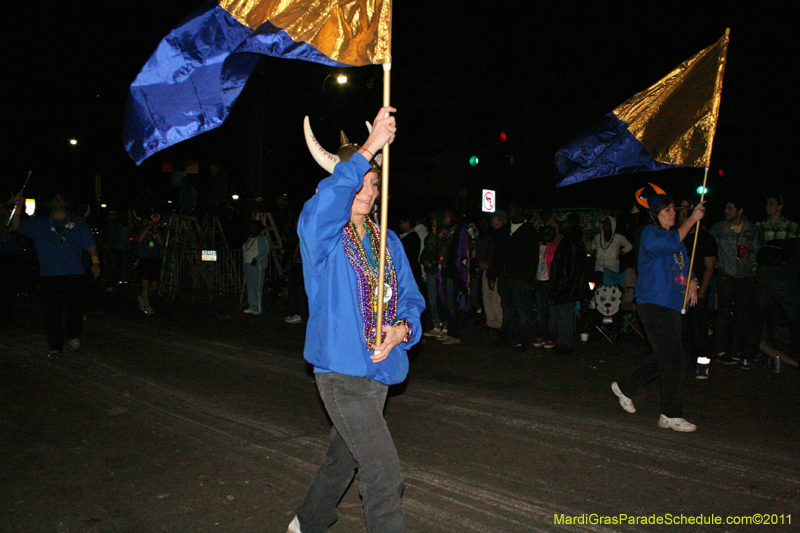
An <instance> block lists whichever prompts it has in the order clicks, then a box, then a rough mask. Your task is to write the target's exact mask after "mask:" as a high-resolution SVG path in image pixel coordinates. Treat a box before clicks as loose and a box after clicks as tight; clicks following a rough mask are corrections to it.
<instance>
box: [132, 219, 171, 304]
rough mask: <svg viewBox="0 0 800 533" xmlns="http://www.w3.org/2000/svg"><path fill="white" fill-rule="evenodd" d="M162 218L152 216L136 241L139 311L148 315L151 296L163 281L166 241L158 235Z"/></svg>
mask: <svg viewBox="0 0 800 533" xmlns="http://www.w3.org/2000/svg"><path fill="white" fill-rule="evenodd" d="M160 222H161V217H160V216H159V215H158V214H157V213H153V214H152V215H150V220H148V221H147V222H145V223H144V226H143V228H142V232H141V233H140V234H139V237H138V238H137V239H136V272H137V273H138V274H139V285H140V290H139V296H138V299H139V309H141V310H142V312H143V313H144V314H146V315H152V314H153V313H154V312H155V311H153V307H152V306H151V305H150V296H151V295H152V294H153V293H154V292H155V291H156V290H157V289H158V282H159V281H161V248H163V247H164V241H163V240H162V239H161V235H159V233H158V224H159V223H160Z"/></svg>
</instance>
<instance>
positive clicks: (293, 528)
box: [286, 516, 303, 533]
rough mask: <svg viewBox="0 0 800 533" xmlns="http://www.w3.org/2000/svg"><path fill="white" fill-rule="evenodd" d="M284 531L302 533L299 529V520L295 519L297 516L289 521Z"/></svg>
mask: <svg viewBox="0 0 800 533" xmlns="http://www.w3.org/2000/svg"><path fill="white" fill-rule="evenodd" d="M286 533H303V532H302V531H300V521H299V520H298V519H297V516H295V517H294V518H293V519H292V521H291V522H290V523H289V529H287V530H286Z"/></svg>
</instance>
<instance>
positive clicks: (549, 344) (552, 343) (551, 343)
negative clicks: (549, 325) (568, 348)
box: [542, 341, 556, 350]
mask: <svg viewBox="0 0 800 533" xmlns="http://www.w3.org/2000/svg"><path fill="white" fill-rule="evenodd" d="M542 346H544V348H545V350H552V349H553V348H555V347H556V341H547V342H546V343H544V344H543V345H542Z"/></svg>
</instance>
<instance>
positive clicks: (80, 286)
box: [41, 275, 86, 352]
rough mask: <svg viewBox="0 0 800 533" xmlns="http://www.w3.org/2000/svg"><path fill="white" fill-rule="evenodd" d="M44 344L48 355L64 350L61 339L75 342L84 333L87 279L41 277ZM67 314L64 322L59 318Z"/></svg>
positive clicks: (80, 276) (78, 277)
mask: <svg viewBox="0 0 800 533" xmlns="http://www.w3.org/2000/svg"><path fill="white" fill-rule="evenodd" d="M41 282H42V288H43V289H44V294H43V296H42V299H43V303H44V317H45V325H46V327H47V344H48V349H49V350H50V351H53V350H58V351H59V352H60V351H62V350H63V349H64V335H65V334H66V336H67V339H77V338H78V337H80V336H81V332H82V330H83V313H84V310H85V308H86V286H85V284H86V276H84V275H73V276H42V278H41ZM65 310H66V322H65V323H63V324H62V314H63V313H64V311H65Z"/></svg>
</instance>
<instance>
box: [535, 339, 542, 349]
mask: <svg viewBox="0 0 800 533" xmlns="http://www.w3.org/2000/svg"><path fill="white" fill-rule="evenodd" d="M542 346H544V339H536V340H535V341H533V347H534V348H541V347H542Z"/></svg>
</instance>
